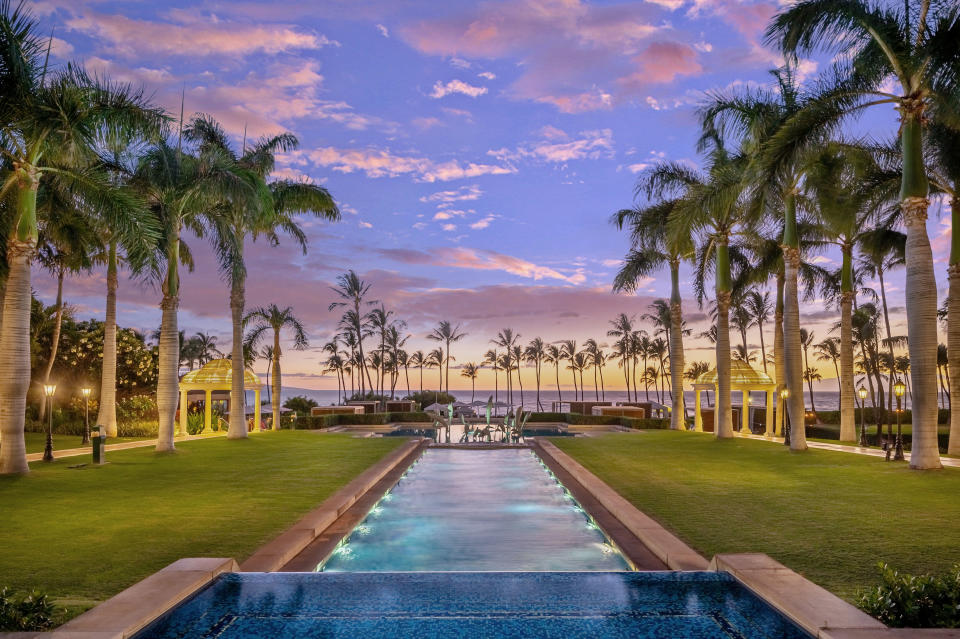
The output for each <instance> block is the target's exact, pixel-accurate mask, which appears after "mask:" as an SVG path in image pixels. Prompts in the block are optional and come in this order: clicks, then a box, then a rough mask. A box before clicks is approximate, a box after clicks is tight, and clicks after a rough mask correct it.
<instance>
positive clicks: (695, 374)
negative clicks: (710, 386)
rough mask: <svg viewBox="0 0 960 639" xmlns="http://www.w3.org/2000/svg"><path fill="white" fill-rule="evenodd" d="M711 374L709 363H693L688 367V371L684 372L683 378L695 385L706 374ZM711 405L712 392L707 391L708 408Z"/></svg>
mask: <svg viewBox="0 0 960 639" xmlns="http://www.w3.org/2000/svg"><path fill="white" fill-rule="evenodd" d="M709 372H710V364H708V363H707V362H693V363H692V364H690V366H688V367H687V370H685V371H684V372H683V376H684V377H685V378H686V379H688V380H690V383H691V384H692V383H695V382H696V381H697V379H698V378H699V377H700V376H701V375H703V374H704V373H709ZM709 405H710V391H709V390H707V406H709Z"/></svg>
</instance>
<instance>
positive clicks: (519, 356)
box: [511, 336, 524, 406]
mask: <svg viewBox="0 0 960 639" xmlns="http://www.w3.org/2000/svg"><path fill="white" fill-rule="evenodd" d="M518 337H519V336H518ZM511 355H512V356H513V357H512V361H513V363H514V366H515V368H516V369H517V384H518V385H519V386H520V406H523V379H522V378H521V377H520V368H521V366H522V365H523V361H524V354H523V347H522V346H520V345H519V344H514V346H513V349H512V352H511Z"/></svg>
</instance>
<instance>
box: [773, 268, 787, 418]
mask: <svg viewBox="0 0 960 639" xmlns="http://www.w3.org/2000/svg"><path fill="white" fill-rule="evenodd" d="M783 288H784V273H783V269H780V270H778V271H777V300H776V302H775V303H774V311H773V376H774V381H775V382H776V383H777V414H776V423H775V424H774V427H773V430H774V432H775V433H778V434H780V435H781V436H782V435H783V433H784V430H783V426H784V424H785V423H786V422H785V421H784V413H785V411H786V409H787V407H786V403H785V402H784V401H783V400H782V399H781V398H780V391H782V390H783V389H784V388H786V384H785V382H784V375H785V372H784V369H785V366H784V364H785V361H784V351H783Z"/></svg>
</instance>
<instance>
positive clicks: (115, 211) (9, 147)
mask: <svg viewBox="0 0 960 639" xmlns="http://www.w3.org/2000/svg"><path fill="white" fill-rule="evenodd" d="M25 6H26V5H23V4H17V5H14V4H12V3H11V2H9V1H8V0H4V1H3V2H2V3H0V155H2V158H3V160H2V163H0V199H3V200H6V201H7V202H8V204H7V206H8V208H9V211H10V212H12V213H13V215H12V216H8V220H10V221H11V222H12V221H13V220H16V223H15V224H10V228H9V229H8V230H9V234H8V237H7V243H6V268H7V277H6V285H5V290H4V302H3V321H2V325H3V331H2V335H0V371H2V372H3V374H2V381H0V405H2V406H3V407H4V409H3V412H2V416H0V439H2V440H3V442H4V444H3V448H2V450H0V474H5V473H25V472H28V471H29V467H28V466H27V460H26V452H25V450H26V449H25V446H24V438H23V428H24V418H25V408H26V398H27V392H28V390H29V385H30V325H29V321H30V294H31V288H30V278H31V263H32V261H33V258H34V256H35V255H36V250H37V239H38V234H39V228H40V226H41V225H42V223H43V222H44V220H43V219H41V218H40V217H39V216H38V209H37V200H38V192H39V190H40V189H41V188H43V187H44V186H45V185H47V184H51V185H52V184H53V183H59V184H60V185H61V186H60V188H63V189H65V190H69V191H72V193H73V195H74V197H75V198H77V199H78V200H81V201H82V202H83V203H84V207H83V208H84V210H86V211H89V212H91V213H95V214H96V215H97V217H100V218H101V219H103V220H104V221H105V222H108V223H110V224H114V225H117V226H118V227H123V228H130V227H131V226H137V225H140V224H141V222H142V221H143V219H144V218H143V216H140V215H131V213H133V212H137V211H143V205H142V203H141V202H140V201H139V200H138V199H137V198H136V197H134V196H133V194H131V193H130V192H129V191H128V190H127V189H123V188H117V187H116V186H115V185H114V184H112V183H111V181H110V179H109V175H108V173H107V172H106V171H105V170H102V169H101V168H100V166H99V162H98V156H97V153H96V152H97V150H98V149H99V148H102V146H103V144H102V143H104V142H105V141H110V142H118V141H124V140H128V139H131V138H134V137H138V136H140V135H143V136H155V135H157V134H158V133H160V131H161V130H162V128H163V126H164V125H165V118H164V116H163V114H162V112H161V111H159V110H157V109H154V108H152V107H151V106H150V105H149V104H148V102H147V100H146V99H144V97H143V94H142V93H140V92H137V91H134V90H132V89H131V88H130V87H127V86H121V85H114V84H111V83H109V82H108V81H106V80H104V79H102V78H91V77H90V76H88V75H87V74H86V73H85V72H84V71H83V70H82V69H81V68H79V67H76V66H73V65H67V67H65V68H64V69H62V70H59V71H57V72H55V73H48V70H47V54H48V52H49V46H50V41H49V40H46V39H44V38H42V37H41V36H40V35H39V34H38V32H37V23H36V21H35V20H34V18H33V16H32V15H31V14H30V13H29V11H28V10H27V9H26V8H25ZM140 232H141V234H142V235H141V237H142V239H143V241H144V243H145V244H149V243H150V242H152V240H154V239H156V232H155V229H154V228H153V227H150V228H148V227H146V226H141V228H140Z"/></svg>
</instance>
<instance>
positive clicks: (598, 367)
mask: <svg viewBox="0 0 960 639" xmlns="http://www.w3.org/2000/svg"><path fill="white" fill-rule="evenodd" d="M605 346H606V344H598V343H597V340H595V339H593V338H592V337H591V338H590V339H588V340H587V341H586V342H584V343H583V352H584V353H586V355H587V363H588V364H589V365H590V366H592V367H593V394H594V398H595V399H597V400H598V401H599V400H600V391H599V390H598V388H599V389H602V388H603V365H604V363H606V361H607V357H606V353H604V352H603V349H604V347H605ZM598 372H599V375H600V385H599V387H598V386H597V373H598Z"/></svg>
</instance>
